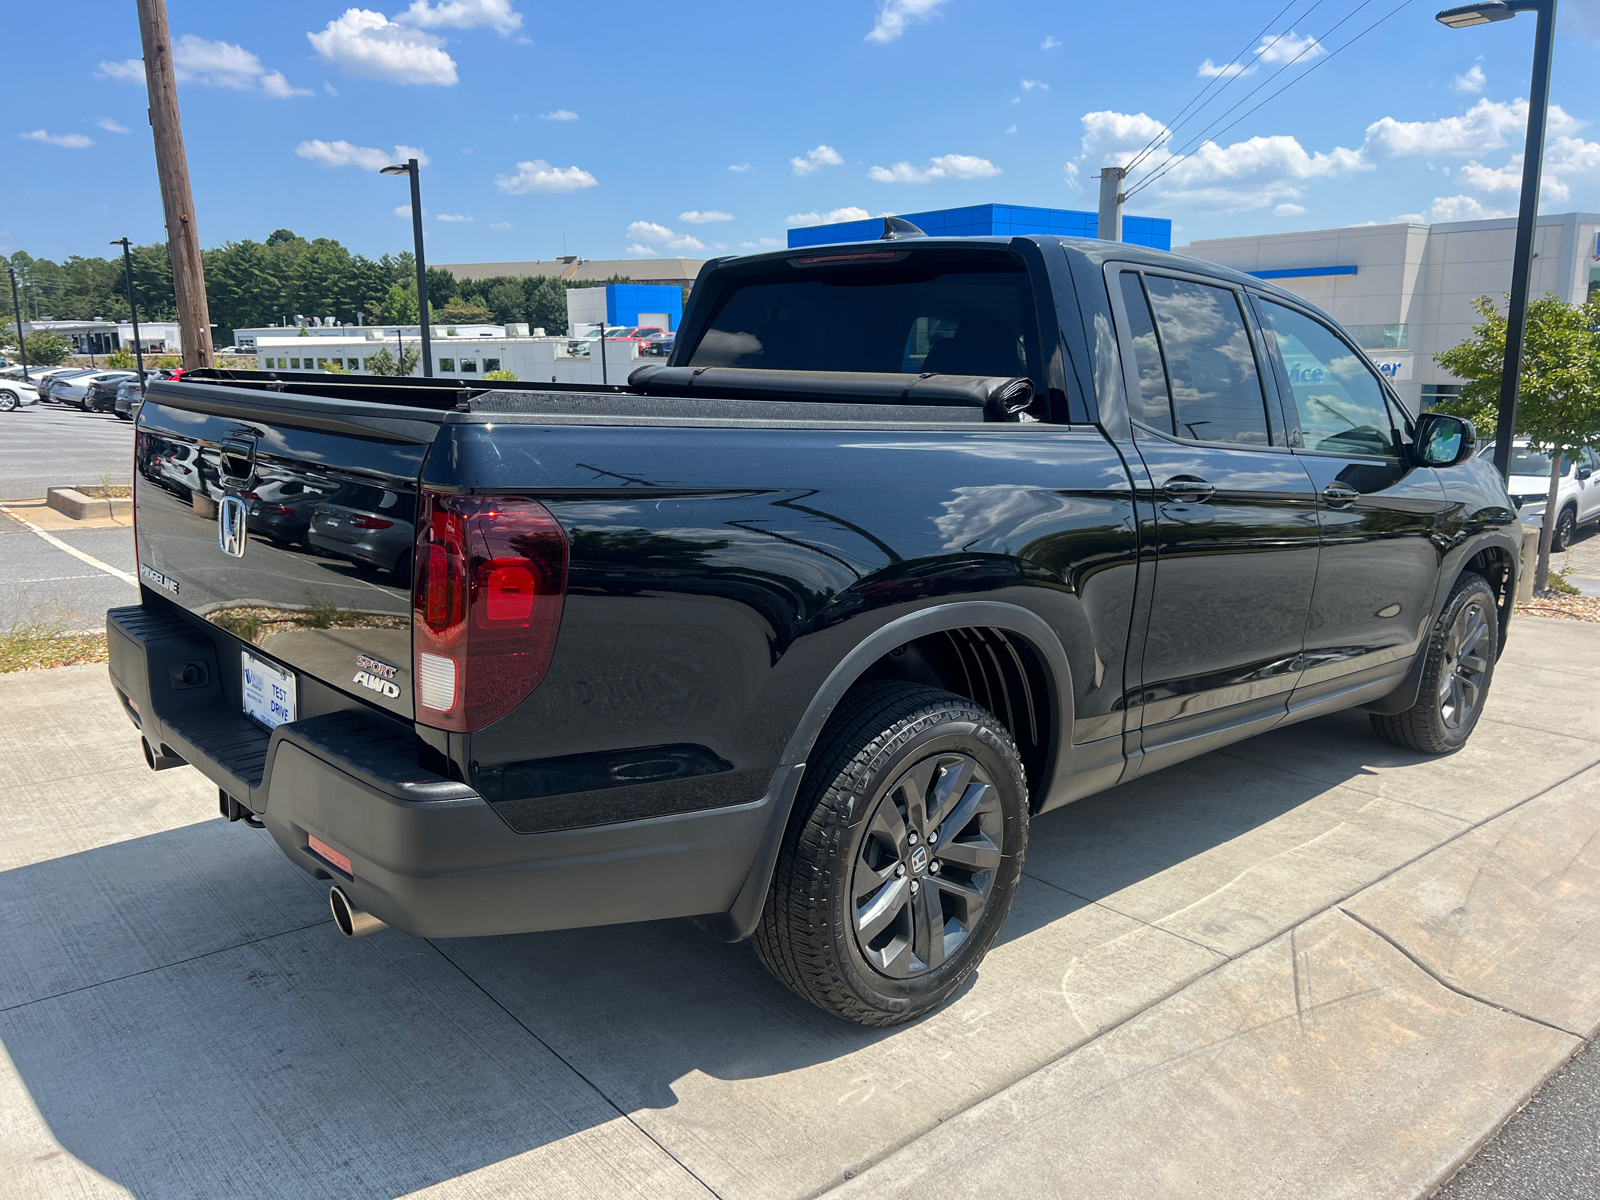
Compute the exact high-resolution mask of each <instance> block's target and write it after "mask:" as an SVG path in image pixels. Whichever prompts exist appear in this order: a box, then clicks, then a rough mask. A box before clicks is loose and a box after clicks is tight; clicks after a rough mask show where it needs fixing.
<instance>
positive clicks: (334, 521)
mask: <svg viewBox="0 0 1600 1200" xmlns="http://www.w3.org/2000/svg"><path fill="white" fill-rule="evenodd" d="M898 224H900V223H894V222H891V223H889V225H888V227H886V230H885V237H884V238H883V239H882V240H877V241H870V242H861V243H852V244H849V245H837V246H824V247H809V248H806V249H803V250H783V251H777V252H774V253H769V254H760V255H753V256H750V257H747V258H730V259H719V260H716V261H713V262H711V263H708V264H707V265H706V267H705V269H704V270H703V271H702V272H701V275H700V278H699V280H698V282H697V283H696V284H695V288H694V292H693V295H692V297H691V300H690V303H689V306H688V311H687V312H686V314H685V317H684V321H683V326H682V330H681V332H680V334H679V336H678V338H677V345H676V349H675V350H674V351H673V353H672V356H671V358H670V359H669V360H668V361H667V362H666V363H665V364H655V365H650V366H645V367H641V368H639V369H638V370H636V371H635V372H634V373H633V375H632V377H631V379H630V380H629V383H628V385H627V386H625V387H624V386H614V387H599V386H560V385H556V384H543V383H536V382H534V383H529V382H516V383H489V382H479V381H474V380H462V379H451V380H443V379H406V380H393V381H389V380H383V379H378V378H372V377H354V378H351V377H339V376H330V375H326V374H315V373H306V374H301V373H284V372H252V371H246V372H228V371H209V372H195V373H191V374H189V375H187V376H186V377H185V378H184V380H183V381H182V382H178V383H171V382H157V383H154V384H152V385H151V387H150V391H149V395H148V397H147V399H146V401H145V403H144V406H143V408H142V409H141V410H140V413H139V419H138V432H137V450H136V491H137V496H136V505H135V507H136V514H137V542H138V557H139V576H140V583H141V593H142V600H141V603H140V604H139V605H138V606H137V607H132V608H120V609H114V610H112V611H111V612H110V613H109V614H108V618H107V619H108V628H109V633H110V641H111V678H112V680H113V682H114V684H115V686H116V690H117V694H118V696H119V698H120V699H121V701H122V703H123V705H124V706H125V708H126V710H127V713H128V715H129V717H131V718H132V720H133V722H134V724H135V725H137V726H138V727H139V730H140V732H141V734H142V738H143V743H144V753H145V756H146V758H147V759H148V760H149V762H150V764H151V765H152V766H153V767H155V768H156V769H158V770H159V769H162V768H165V767H170V766H177V765H180V764H183V763H190V764H192V765H194V766H195V767H196V768H198V769H199V770H200V771H201V772H202V773H203V774H204V775H206V776H207V777H208V778H210V779H211V780H213V781H215V782H216V784H217V785H218V787H219V789H220V792H221V797H220V801H221V806H222V811H223V814H224V815H225V816H226V817H228V818H229V819H230V820H243V821H245V822H247V823H249V824H250V825H252V826H255V827H261V826H265V828H266V829H267V830H269V831H270V832H271V834H272V836H273V838H274V839H275V840H276V841H277V843H278V845H279V846H280V847H281V848H282V850H283V852H284V853H285V854H287V855H288V856H289V857H290V858H291V859H292V860H293V861H294V862H295V863H297V864H298V865H299V866H300V867H302V868H303V869H304V870H306V871H308V872H310V873H312V874H313V875H315V876H316V877H318V878H321V879H327V880H329V881H331V884H332V890H331V895H330V902H331V904H332V907H333V910H334V915H335V918H336V920H337V922H338V925H339V927H340V928H341V929H342V930H343V931H344V932H345V933H346V934H349V935H351V936H357V935H360V934H362V933H365V932H369V931H371V930H374V929H381V928H382V927H383V926H384V925H385V924H387V925H392V926H394V927H395V928H397V929H401V930H404V931H406V932H408V933H412V934H416V935H420V936H425V937H460V936H467V935H478V934H504V933H516V932H519V931H528V930H547V929H560V928H570V927H576V926H587V925H601V924H607V923H611V922H619V921H644V920H652V919H657V918H664V917H692V918H694V919H695V920H696V921H697V922H698V923H699V924H700V925H701V926H703V927H704V928H705V929H706V930H707V931H709V932H710V933H712V934H714V935H715V936H717V937H720V938H725V939H728V940H735V939H740V938H749V937H753V938H754V939H755V943H756V948H757V949H758V951H759V952H760V955H761V958H762V960H763V961H764V962H765V963H766V964H767V966H768V967H769V968H770V969H771V970H772V971H773V973H774V974H776V975H777V976H778V978H779V979H781V980H782V981H783V982H784V983H785V984H786V985H788V986H789V987H790V988H792V989H793V990H794V991H795V992H796V993H798V994H799V995H800V996H802V997H803V998H805V999H806V1000H809V1001H811V1002H812V1003H814V1004H817V1005H819V1006H821V1007H822V1008H824V1009H826V1010H827V1011H829V1012H832V1013H835V1014H837V1015H838V1016H840V1017H843V1018H846V1019H848V1020H852V1021H857V1022H861V1023H863V1024H869V1025H888V1024H894V1023H897V1022H901V1021H905V1020H908V1019H910V1018H913V1017H916V1016H917V1015H919V1014H921V1013H924V1012H926V1011H928V1010H929V1009H931V1008H933V1007H934V1006H936V1005H938V1004H939V1003H940V1002H941V1001H943V1000H944V999H946V998H947V997H949V996H950V995H951V993H952V992H954V991H955V990H956V989H957V988H958V987H960V986H961V984H962V982H963V981H964V980H965V979H966V978H967V976H968V975H970V974H971V972H972V971H973V970H974V968H976V966H977V965H978V962H979V961H980V960H981V959H982V957H983V955H984V952H985V951H986V950H987V949H988V947H989V945H990V944H991V943H992V942H993V940H994V938H995V935H996V933H997V931H998V930H999V928H1000V926H1001V924H1002V923H1003V922H1004V920H1005V917H1006V913H1007V910H1008V909H1009V908H1010V906H1011V902H1012V898H1013V896H1014V895H1015V892H1016V889H1017V885H1018V880H1019V878H1020V874H1021V870H1022V864H1023V854H1024V851H1025V849H1026V846H1027V839H1028V823H1029V821H1030V819H1032V818H1034V817H1036V816H1038V814H1040V813H1042V812H1045V811H1048V810H1049V809H1052V808H1056V807H1058V806H1060V805H1064V804H1067V803H1069V802H1070V801H1073V800H1076V799H1078V798H1080V797H1083V796H1088V795H1090V794H1091V793H1095V792H1099V791H1102V790H1104V789H1106V788H1110V787H1112V786H1114V785H1116V784H1118V783H1121V782H1125V781H1127V780H1129V779H1132V778H1134V777H1135V776H1140V775H1148V774H1149V773H1150V772H1152V771H1155V770H1158V769H1160V768H1163V767H1170V766H1172V765H1173V764H1175V763H1180V762H1182V761H1184V760H1185V759H1188V758H1192V757H1194V756H1195V755H1198V754H1202V753H1204V752H1206V751H1208V750H1214V749H1216V748H1217V747H1219V746H1224V745H1227V744H1228V743H1230V742H1234V741H1237V740H1239V739H1241V738H1245V737H1249V736H1250V735H1251V734H1254V733H1259V732H1261V731H1263V730H1267V729H1273V728H1276V727H1279V726H1282V725H1286V724H1290V723H1292V722H1296V721H1303V720H1305V719H1306V718H1308V717H1314V716H1317V715H1319V714H1323V713H1328V712H1331V711H1334V710H1336V709H1343V708H1348V707H1352V706H1361V707H1363V708H1365V709H1366V710H1367V711H1368V712H1369V713H1371V714H1372V718H1371V719H1372V725H1373V728H1374V730H1375V731H1376V733H1377V735H1378V736H1380V737H1382V738H1385V739H1387V740H1389V741H1391V742H1394V743H1397V744H1399V745H1402V746H1407V747H1410V748H1412V749H1414V750H1421V751H1426V752H1433V753H1444V752H1448V751H1450V750H1452V749H1454V748H1456V747H1458V746H1460V745H1461V744H1462V743H1463V742H1464V741H1465V740H1466V739H1467V737H1468V736H1469V735H1470V734H1471V732H1472V729H1473V727H1474V725H1475V723H1476V722H1477V720H1478V718H1479V716H1480V714H1481V713H1482V711H1483V705H1484V701H1485V698H1486V696H1487V694H1488V690H1489V685H1490V681H1491V679H1492V678H1493V675H1494V668H1495V660H1496V657H1497V655H1498V654H1499V652H1500V650H1501V648H1502V646H1503V645H1504V642H1505V636H1506V624H1507V620H1508V618H1509V617H1510V615H1511V607H1512V599H1513V596H1514V594H1515V586H1516V571H1517V566H1518V559H1519V550H1520V545H1521V541H1520V537H1519V532H1520V531H1519V529H1518V526H1517V521H1516V516H1515V512H1514V510H1513V507H1512V504H1511V502H1510V500H1509V499H1508V497H1507V495H1506V491H1505V488H1504V486H1503V485H1502V483H1501V480H1500V478H1499V477H1498V476H1497V475H1496V474H1495V473H1494V471H1493V469H1492V468H1491V467H1490V465H1489V464H1488V463H1486V462H1484V461H1482V460H1481V459H1479V458H1477V457H1475V456H1474V454H1473V449H1474V442H1475V436H1476V435H1475V433H1474V431H1473V429H1472V428H1471V426H1470V425H1468V424H1467V423H1465V422H1463V421H1461V420H1459V419H1457V418H1454V417H1449V416H1443V415H1439V414H1431V413H1430V414H1424V415H1422V416H1421V417H1412V416H1410V415H1409V414H1408V413H1407V412H1406V411H1405V409H1404V408H1402V406H1401V405H1400V403H1399V402H1398V399H1397V397H1396V396H1395V395H1394V394H1393V392H1392V391H1391V390H1390V388H1389V387H1388V386H1387V384H1386V383H1385V381H1384V379H1383V378H1382V376H1381V375H1379V374H1378V372H1376V371H1375V370H1374V369H1373V368H1372V365H1371V364H1370V363H1369V362H1368V360H1367V358H1366V357H1365V355H1363V354H1362V352H1361V351H1360V350H1359V349H1357V348H1356V346H1355V345H1354V343H1353V342H1352V341H1351V340H1350V339H1349V338H1348V337H1347V335H1346V334H1345V333H1344V332H1343V331H1342V330H1341V329H1340V328H1339V326H1338V325H1337V324H1335V323H1334V322H1333V321H1331V320H1330V319H1328V318H1327V317H1326V316H1324V315H1323V314H1322V313H1320V312H1319V311H1318V310H1316V309H1315V308H1313V307H1311V306H1310V305H1308V304H1306V303H1305V302H1304V301H1303V300H1300V299H1299V298H1297V297H1296V296H1293V295H1291V294H1289V293H1287V292H1284V291H1281V290H1279V289H1277V288H1275V287H1273V286H1272V285H1270V284H1266V283H1262V282H1261V281H1259V280H1256V279H1253V278H1251V277H1250V276H1247V275H1242V274H1238V273H1236V272H1233V271H1229V270H1226V269H1223V268H1219V267H1215V266H1211V265H1209V264H1206V263H1202V262H1199V261H1197V260H1194V259H1191V258H1185V257H1181V256H1179V255H1175V254H1168V253H1162V252H1158V251H1151V250H1144V249H1141V248H1139V247H1135V246H1129V245H1123V244H1117V243H1110V242H1094V241H1079V240H1073V239H1064V238H1054V237H1016V238H1010V239H1007V238H931V237H921V236H918V234H917V231H915V230H913V229H910V228H896V225H898ZM1182 781H1183V777H1182V775H1180V774H1174V775H1173V776H1172V782H1173V786H1175V787H1181V786H1182V785H1183V782H1182Z"/></svg>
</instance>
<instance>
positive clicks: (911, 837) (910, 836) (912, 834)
mask: <svg viewBox="0 0 1600 1200" xmlns="http://www.w3.org/2000/svg"><path fill="white" fill-rule="evenodd" d="M906 841H908V842H910V843H911V844H912V845H913V846H915V845H916V844H917V831H916V830H915V829H913V830H910V831H909V832H908V833H907V834H906Z"/></svg>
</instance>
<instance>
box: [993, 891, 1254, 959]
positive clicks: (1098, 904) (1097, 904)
mask: <svg viewBox="0 0 1600 1200" xmlns="http://www.w3.org/2000/svg"><path fill="white" fill-rule="evenodd" d="M1022 873H1023V875H1025V876H1027V878H1029V879H1031V880H1033V881H1034V882H1035V883H1042V884H1044V885H1045V887H1047V888H1053V889H1055V890H1056V891H1058V892H1060V893H1062V894H1063V895H1066V896H1071V897H1072V898H1073V899H1074V900H1082V901H1083V902H1084V903H1085V904H1086V905H1088V906H1089V907H1090V908H1098V909H1102V910H1104V911H1105V912H1108V913H1113V914H1115V915H1116V916H1119V917H1125V918H1127V919H1128V920H1130V921H1133V922H1136V923H1137V924H1139V925H1143V926H1144V927H1145V928H1146V929H1154V930H1157V931H1158V932H1160V933H1164V934H1166V935H1167V936H1168V937H1175V938H1177V939H1178V940H1179V941H1180V942H1188V943H1189V945H1191V946H1194V947H1196V948H1198V949H1200V950H1204V951H1205V952H1206V953H1208V954H1222V957H1223V958H1227V957H1228V956H1227V955H1226V954H1223V952H1222V951H1221V950H1218V949H1217V948H1216V947H1215V946H1208V945H1206V944H1205V943H1204V942H1197V941H1195V940H1194V939H1193V938H1191V937H1185V936H1184V935H1183V934H1181V933H1174V932H1173V931H1172V930H1170V929H1162V928H1161V926H1159V925H1156V924H1153V923H1152V922H1150V921H1146V920H1145V919H1144V918H1143V917H1136V916H1134V915H1133V914H1132V913H1125V912H1123V911H1122V910H1121V909H1118V908H1112V907H1111V905H1109V904H1106V903H1105V902H1103V901H1100V900H1091V899H1090V898H1089V897H1088V896H1084V895H1080V894H1079V893H1078V892H1075V891H1073V890H1072V889H1071V888H1064V887H1062V886H1061V885H1060V884H1059V883H1052V882H1051V881H1050V880H1048V879H1045V878H1044V877H1042V876H1039V875H1029V874H1028V872H1027V871H1026V870H1024V871H1023V872H1022Z"/></svg>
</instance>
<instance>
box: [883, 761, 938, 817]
mask: <svg viewBox="0 0 1600 1200" xmlns="http://www.w3.org/2000/svg"><path fill="white" fill-rule="evenodd" d="M938 770H939V760H938V759H936V758H929V759H924V760H923V761H922V762H919V763H918V764H917V765H916V766H914V767H912V768H911V769H910V770H909V771H907V772H906V773H905V774H904V775H903V776H901V777H900V782H899V783H897V784H896V785H895V789H894V790H895V791H896V792H897V793H899V795H900V798H901V799H902V800H903V801H904V802H905V806H906V823H907V824H909V825H910V826H911V828H913V829H915V830H916V831H917V834H918V836H921V835H922V834H925V833H926V832H927V831H928V792H929V791H930V790H931V789H932V787H933V777H934V775H935V773H936V772H937V771H938Z"/></svg>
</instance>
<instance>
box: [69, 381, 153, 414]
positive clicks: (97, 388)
mask: <svg viewBox="0 0 1600 1200" xmlns="http://www.w3.org/2000/svg"><path fill="white" fill-rule="evenodd" d="M130 382H131V383H133V384H135V385H137V384H138V382H139V377H138V376H137V375H135V374H131V373H129V374H120V373H119V374H116V375H109V376H102V377H101V378H99V379H91V380H89V382H88V384H87V386H86V387H85V388H84V392H83V404H82V407H83V409H84V410H85V411H86V412H105V413H109V412H115V411H116V406H117V389H118V388H120V387H121V386H122V385H123V384H125V383H130Z"/></svg>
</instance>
